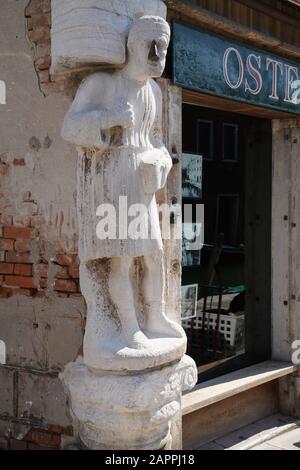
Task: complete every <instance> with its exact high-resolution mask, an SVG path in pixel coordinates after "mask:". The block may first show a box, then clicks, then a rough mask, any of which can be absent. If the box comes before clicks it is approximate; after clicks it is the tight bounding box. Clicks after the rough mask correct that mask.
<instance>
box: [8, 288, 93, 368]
mask: <svg viewBox="0 0 300 470" xmlns="http://www.w3.org/2000/svg"><path fill="white" fill-rule="evenodd" d="M84 312H85V306H84V302H83V299H82V298H78V299H57V298H53V299H47V301H46V302H45V301H44V300H43V299H31V298H26V299H24V298H23V297H21V296H16V297H13V298H10V299H7V300H2V301H1V303H0V316H1V329H0V339H1V340H2V341H4V342H5V344H6V354H7V358H6V359H7V364H8V365H18V366H21V367H29V368H34V369H42V370H49V369H50V370H61V369H62V368H63V367H64V365H66V364H67V363H68V362H70V361H74V360H75V359H76V358H77V355H78V351H79V349H80V347H81V345H82V336H83V325H84ZM66 332H67V336H68V341H66V340H65V339H66Z"/></svg>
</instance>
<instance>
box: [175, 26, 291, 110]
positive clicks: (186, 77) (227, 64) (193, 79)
mask: <svg viewBox="0 0 300 470" xmlns="http://www.w3.org/2000/svg"><path fill="white" fill-rule="evenodd" d="M173 80H174V83H175V84H177V85H180V86H182V87H184V88H188V89H191V90H195V91H199V92H202V93H208V94H210V95H215V96H220V97H223V98H228V99H233V100H236V101H241V102H244V103H248V104H252V105H256V106H263V107H267V108H272V109H276V110H280V111H285V112H289V113H294V114H295V113H296V114H300V64H297V63H294V62H291V61H289V60H286V59H284V58H282V57H278V56H276V55H273V54H269V53H267V52H265V51H262V50H258V49H253V48H249V47H247V46H245V45H243V44H241V43H237V42H235V41H232V40H229V39H226V38H223V37H221V36H218V35H213V34H210V33H207V32H204V31H200V30H198V29H194V28H192V27H189V26H185V25H183V24H180V23H177V22H174V23H173Z"/></svg>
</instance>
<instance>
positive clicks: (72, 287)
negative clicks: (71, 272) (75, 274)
mask: <svg viewBox="0 0 300 470" xmlns="http://www.w3.org/2000/svg"><path fill="white" fill-rule="evenodd" d="M54 290H57V291H59V292H78V286H77V284H76V282H74V281H65V280H63V279H57V280H56V281H55V283H54Z"/></svg>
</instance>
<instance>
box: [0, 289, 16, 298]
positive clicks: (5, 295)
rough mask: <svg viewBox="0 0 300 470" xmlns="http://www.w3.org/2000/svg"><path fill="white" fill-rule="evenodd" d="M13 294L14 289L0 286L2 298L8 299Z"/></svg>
mask: <svg viewBox="0 0 300 470" xmlns="http://www.w3.org/2000/svg"><path fill="white" fill-rule="evenodd" d="M12 295H13V292H12V289H8V288H7V287H0V299H8V298H9V297H11V296H12Z"/></svg>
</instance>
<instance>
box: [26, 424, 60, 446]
mask: <svg viewBox="0 0 300 470" xmlns="http://www.w3.org/2000/svg"><path fill="white" fill-rule="evenodd" d="M25 439H26V441H27V442H30V443H32V444H36V445H38V446H40V447H48V448H52V449H53V448H54V449H59V448H60V443H61V437H60V435H58V434H55V433H51V432H47V431H42V430H35V429H32V430H31V431H30V432H29V433H28V434H27V436H26V437H25Z"/></svg>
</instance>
